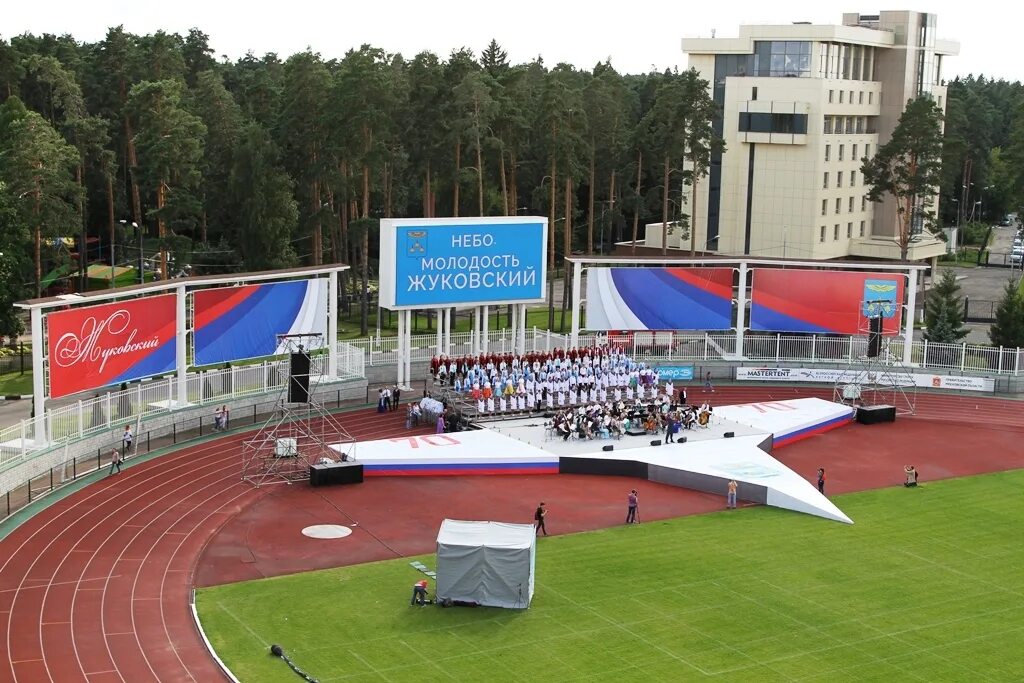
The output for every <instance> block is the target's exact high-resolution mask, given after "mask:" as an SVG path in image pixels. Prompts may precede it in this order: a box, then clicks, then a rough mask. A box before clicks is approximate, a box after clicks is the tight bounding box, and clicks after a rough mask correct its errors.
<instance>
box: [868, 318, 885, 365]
mask: <svg viewBox="0 0 1024 683" xmlns="http://www.w3.org/2000/svg"><path fill="white" fill-rule="evenodd" d="M880 353H882V318H881V317H877V318H871V328H870V330H869V331H868V358H878V355H879V354H880Z"/></svg>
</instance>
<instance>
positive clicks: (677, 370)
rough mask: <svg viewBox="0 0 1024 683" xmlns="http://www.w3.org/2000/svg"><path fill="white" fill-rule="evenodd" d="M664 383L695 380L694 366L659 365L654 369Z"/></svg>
mask: <svg viewBox="0 0 1024 683" xmlns="http://www.w3.org/2000/svg"><path fill="white" fill-rule="evenodd" d="M654 371H655V372H656V373H658V377H659V378H661V380H662V381H664V380H667V379H670V380H672V381H673V382H678V381H689V380H692V379H693V366H692V365H659V366H658V367H656V368H654Z"/></svg>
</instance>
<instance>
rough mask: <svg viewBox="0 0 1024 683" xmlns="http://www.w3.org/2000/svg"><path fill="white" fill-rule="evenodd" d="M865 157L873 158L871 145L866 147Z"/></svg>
mask: <svg viewBox="0 0 1024 683" xmlns="http://www.w3.org/2000/svg"><path fill="white" fill-rule="evenodd" d="M864 156H866V157H867V158H868V159H870V158H871V145H864Z"/></svg>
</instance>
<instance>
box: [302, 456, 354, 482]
mask: <svg viewBox="0 0 1024 683" xmlns="http://www.w3.org/2000/svg"><path fill="white" fill-rule="evenodd" d="M362 482H363V464H362V463H359V462H335V463H331V464H329V465H310V466H309V483H310V484H311V485H312V486H330V485H331V484H361V483H362Z"/></svg>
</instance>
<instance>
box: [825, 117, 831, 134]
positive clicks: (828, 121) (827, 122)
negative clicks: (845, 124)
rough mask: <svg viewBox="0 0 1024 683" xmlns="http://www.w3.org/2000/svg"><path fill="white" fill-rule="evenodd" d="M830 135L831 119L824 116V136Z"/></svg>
mask: <svg viewBox="0 0 1024 683" xmlns="http://www.w3.org/2000/svg"><path fill="white" fill-rule="evenodd" d="M831 134H832V117H831V116H826V117H825V135H831Z"/></svg>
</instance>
